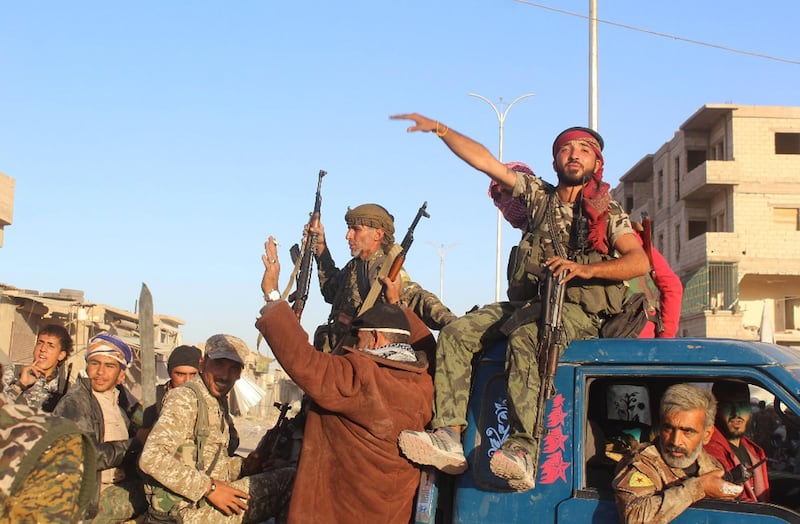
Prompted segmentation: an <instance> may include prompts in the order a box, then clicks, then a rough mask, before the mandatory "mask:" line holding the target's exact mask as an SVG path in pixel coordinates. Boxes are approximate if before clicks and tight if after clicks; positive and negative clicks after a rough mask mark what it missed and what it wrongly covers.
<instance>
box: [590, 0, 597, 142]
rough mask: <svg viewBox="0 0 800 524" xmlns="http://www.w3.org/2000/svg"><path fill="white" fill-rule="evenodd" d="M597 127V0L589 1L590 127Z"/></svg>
mask: <svg viewBox="0 0 800 524" xmlns="http://www.w3.org/2000/svg"><path fill="white" fill-rule="evenodd" d="M597 126H598V123H597V0H589V127H590V128H592V129H594V130H595V131H597V130H598V129H597Z"/></svg>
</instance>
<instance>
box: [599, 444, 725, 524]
mask: <svg viewBox="0 0 800 524" xmlns="http://www.w3.org/2000/svg"><path fill="white" fill-rule="evenodd" d="M697 465H698V466H699V470H698V472H697V475H696V476H693V477H689V476H687V474H686V472H685V471H684V470H682V469H681V468H671V467H669V466H668V465H667V464H666V463H665V462H664V459H662V458H661V452H660V451H659V450H658V447H657V446H656V445H655V444H642V446H641V447H640V448H639V449H638V450H637V451H636V452H634V453H633V454H632V455H629V456H628V457H627V458H626V459H625V460H623V461H622V462H621V463H620V465H619V467H618V469H617V474H616V476H615V477H614V481H613V482H612V484H611V485H612V487H613V488H614V493H615V495H616V499H617V510H618V511H619V514H620V517H621V518H622V521H623V522H631V523H632V522H648V523H656V524H658V523H666V522H670V521H671V520H672V519H674V518H675V517H677V516H678V515H680V514H681V513H682V512H683V511H684V510H685V509H686V508H688V507H689V506H691V505H692V504H694V503H695V502H697V501H698V500H701V499H703V498H704V497H705V491H704V490H703V486H702V485H701V484H700V480H699V479H698V478H697V476H700V475H704V474H706V473H709V472H711V471H714V470H719V469H722V465H721V464H720V463H719V462H718V461H717V460H716V459H715V458H713V457H712V456H711V455H709V454H708V453H706V452H705V450H702V451H701V452H700V456H699V457H698V458H697Z"/></svg>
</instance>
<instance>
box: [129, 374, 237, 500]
mask: <svg viewBox="0 0 800 524" xmlns="http://www.w3.org/2000/svg"><path fill="white" fill-rule="evenodd" d="M192 381H194V382H199V383H200V385H201V387H200V388H198V389H200V390H201V391H202V393H203V400H204V401H205V403H206V409H207V411H208V428H209V435H208V438H207V439H206V440H205V444H204V446H203V451H202V457H201V458H202V463H203V464H204V466H205V468H211V470H210V471H209V472H206V471H205V470H202V471H201V470H200V469H198V468H197V465H196V463H195V458H194V456H195V448H196V445H197V443H196V442H195V435H194V428H195V423H196V421H197V412H198V407H197V402H198V400H197V396H196V395H195V393H194V392H193V391H192V390H191V389H189V388H188V387H183V386H180V387H177V388H175V389H173V390H171V391H170V392H169V395H166V397H165V400H164V405H163V407H162V411H161V415H160V416H159V418H158V420H157V421H156V424H155V426H153V429H152V431H151V432H150V434H149V435H148V437H147V442H146V443H145V445H144V449H143V450H142V456H141V457H140V459H139V468H140V469H141V470H142V471H143V472H144V473H145V474H147V475H150V476H151V477H152V478H153V479H154V480H155V481H156V482H158V483H159V484H161V485H162V486H164V487H165V488H167V489H168V490H170V491H172V492H173V493H176V494H178V495H180V496H181V497H183V498H184V499H186V501H185V503H184V504H183V507H188V506H189V505H191V504H193V503H197V502H198V501H200V500H201V499H202V498H203V495H205V492H206V489H207V488H208V486H209V482H210V481H211V478H212V477H213V478H214V479H218V480H221V481H223V482H231V481H233V480H236V479H237V478H239V472H240V471H241V469H242V459H241V458H240V457H232V456H228V443H229V440H230V427H229V415H228V414H227V410H225V409H224V408H223V405H224V404H223V403H225V402H227V399H223V400H222V402H220V400H218V399H216V398H214V397H212V396H211V394H210V393H209V392H208V389H207V388H206V386H205V384H204V383H203V379H202V377H195V378H193V379H192Z"/></svg>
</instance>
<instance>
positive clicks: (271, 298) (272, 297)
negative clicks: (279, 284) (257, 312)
mask: <svg viewBox="0 0 800 524" xmlns="http://www.w3.org/2000/svg"><path fill="white" fill-rule="evenodd" d="M280 299H281V294H280V293H279V292H278V290H277V289H273V290H272V291H270V292H269V293H267V294H266V295H264V300H266V301H267V302H275V301H276V300H280Z"/></svg>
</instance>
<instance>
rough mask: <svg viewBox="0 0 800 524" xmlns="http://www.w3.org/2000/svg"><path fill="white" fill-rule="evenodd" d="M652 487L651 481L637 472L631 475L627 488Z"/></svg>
mask: <svg viewBox="0 0 800 524" xmlns="http://www.w3.org/2000/svg"><path fill="white" fill-rule="evenodd" d="M652 485H653V481H652V480H650V478H649V477H648V476H647V475H645V474H644V473H641V472H639V471H636V472H634V473H633V475H631V479H630V480H629V481H628V486H630V487H632V488H646V487H649V486H652Z"/></svg>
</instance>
